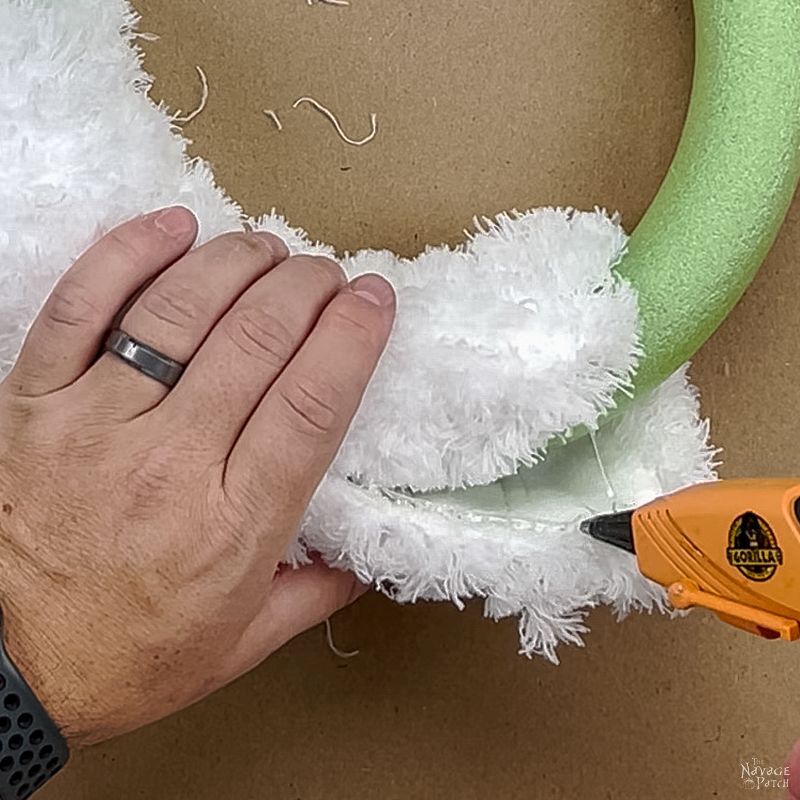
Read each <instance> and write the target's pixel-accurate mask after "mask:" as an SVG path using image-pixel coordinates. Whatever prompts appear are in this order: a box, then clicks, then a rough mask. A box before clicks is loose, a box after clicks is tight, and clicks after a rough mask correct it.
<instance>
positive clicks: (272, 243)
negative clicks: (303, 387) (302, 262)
mask: <svg viewBox="0 0 800 800" xmlns="http://www.w3.org/2000/svg"><path fill="white" fill-rule="evenodd" d="M253 235H254V236H256V237H257V238H258V239H260V240H261V241H262V242H264V244H266V245H267V247H269V249H270V250H271V251H272V254H273V255H274V256H275V257H276V258H279V259H281V260H282V261H283V260H285V259H287V258H288V257H289V248H288V247H287V246H286V242H284V241H283V239H281V238H280V236H276V235H275V234H274V233H267V232H266V231H255V232H254V234H253Z"/></svg>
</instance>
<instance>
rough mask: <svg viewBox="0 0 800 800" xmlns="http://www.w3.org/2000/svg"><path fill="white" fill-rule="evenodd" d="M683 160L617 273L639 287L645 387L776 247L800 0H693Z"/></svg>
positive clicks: (796, 140) (788, 187)
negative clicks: (692, 48) (689, 95)
mask: <svg viewBox="0 0 800 800" xmlns="http://www.w3.org/2000/svg"><path fill="white" fill-rule="evenodd" d="M694 5H695V31H696V33H695V36H696V44H695V51H696V56H695V58H696V61H695V74H694V88H693V92H692V98H691V103H690V106H689V113H688V116H687V120H686V125H685V128H684V131H683V135H682V137H681V141H680V144H679V146H678V149H677V152H676V154H675V159H674V161H673V163H672V165H671V167H670V169H669V172H668V174H667V177H666V179H665V180H664V183H663V184H662V187H661V189H660V191H659V193H658V195H657V197H656V199H655V200H654V202H653V204H652V205H651V206H650V208H649V210H648V211H647V213H646V214H645V216H644V218H643V219H642V221H641V223H640V224H639V226H638V227H637V228H636V231H635V232H634V234H633V236H632V238H631V241H630V243H629V249H628V252H627V254H626V256H625V257H624V258H623V259H622V261H621V263H620V265H619V267H618V270H619V273H620V275H622V276H623V277H624V278H626V279H627V280H629V281H630V282H631V283H632V284H633V286H634V287H635V288H636V289H637V291H638V293H639V304H640V317H641V325H642V345H643V348H644V353H645V355H644V358H643V360H642V363H641V365H640V368H639V371H638V374H637V377H636V388H637V390H641V389H646V388H649V387H652V386H654V385H656V384H657V383H659V382H660V381H662V380H664V379H665V378H666V377H667V376H668V375H670V374H672V373H673V372H674V371H675V370H676V369H677V368H678V367H679V366H680V365H681V364H682V363H684V362H685V361H686V360H687V359H689V358H691V357H692V356H693V355H694V353H695V352H696V351H697V350H698V349H699V348H700V346H701V345H702V344H703V343H704V342H705V341H706V339H707V338H708V337H709V336H710V335H711V334H712V333H713V332H714V330H715V329H716V328H717V326H718V325H719V324H720V323H721V322H722V320H723V319H724V318H725V317H726V315H727V314H728V313H729V312H730V310H731V309H732V308H733V306H734V305H735V304H736V302H737V301H738V300H739V298H740V297H741V295H742V293H743V292H744V290H745V289H746V288H747V286H748V284H749V283H750V281H751V280H752V279H753V277H754V276H755V274H756V272H757V270H758V268H759V266H760V265H761V263H762V261H763V260H764V257H765V256H766V254H767V251H768V250H769V248H770V247H771V245H772V243H773V241H774V240H775V237H776V235H777V232H778V230H779V228H780V226H781V223H782V222H783V219H784V217H785V215H786V212H787V210H788V207H789V204H790V202H791V199H792V196H793V194H794V190H795V187H796V185H797V180H798V176H800V0H696V2H695V4H694Z"/></svg>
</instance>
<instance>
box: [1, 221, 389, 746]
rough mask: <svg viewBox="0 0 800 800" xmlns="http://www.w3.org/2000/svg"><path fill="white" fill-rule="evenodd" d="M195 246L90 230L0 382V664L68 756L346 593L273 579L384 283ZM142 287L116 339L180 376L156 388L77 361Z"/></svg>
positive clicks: (250, 240) (352, 393) (265, 651)
mask: <svg viewBox="0 0 800 800" xmlns="http://www.w3.org/2000/svg"><path fill="white" fill-rule="evenodd" d="M196 234H197V226H196V222H195V219H194V217H193V216H192V215H191V213H190V212H188V211H186V210H185V209H181V208H173V209H167V210H165V211H162V212H156V213H154V214H150V215H147V216H145V217H141V218H138V219H136V220H133V221H131V222H128V223H127V224H125V225H123V226H121V227H119V228H117V229H116V230H115V231H112V232H111V233H110V234H108V235H107V236H106V237H105V238H104V239H102V240H101V241H100V242H98V243H97V244H96V245H95V246H94V247H92V248H91V249H90V250H89V251H88V252H87V253H86V254H84V255H83V256H82V257H81V258H80V259H79V260H78V261H77V262H76V263H75V265H74V266H73V267H72V268H71V269H70V270H69V271H68V272H67V273H66V274H65V276H64V277H63V278H62V279H61V281H60V282H59V284H58V286H57V287H56V289H55V290H54V292H53V293H52V295H51V296H50V298H49V299H48V301H47V302H46V304H45V306H44V308H43V310H42V312H41V313H40V315H39V317H38V318H37V320H36V321H35V323H34V324H33V326H32V328H31V330H30V332H29V335H28V337H27V340H26V342H25V345H24V347H23V349H22V352H21V354H20V357H19V359H18V361H17V363H16V365H15V366H14V368H13V370H12V372H11V373H10V374H9V375H8V377H7V379H6V380H5V381H4V382H3V383H2V384H0V602H1V603H2V608H3V611H4V613H5V625H6V640H7V648H8V651H9V653H10V655H11V657H12V658H13V659H14V660H15V661H16V663H17V666H18V667H19V669H20V672H21V673H22V674H23V676H24V677H25V678H26V680H27V681H28V683H29V684H30V685H31V687H32V688H33V690H34V692H35V693H36V694H37V696H38V697H39V699H40V701H41V702H42V704H43V705H44V707H45V708H46V710H47V711H48V712H49V714H50V715H51V717H52V718H53V720H54V721H55V723H56V724H57V725H58V726H59V728H60V729H61V730H62V733H63V734H64V735H65V737H66V738H67V739H68V740H69V741H70V742H71V743H72V744H73V745H74V744H88V743H94V742H98V741H101V740H104V739H107V738H110V737H112V736H116V735H118V734H121V733H124V732H126V731H130V730H132V729H135V728H137V727H140V726H142V725H145V724H147V723H149V722H152V721H155V720H157V719H159V718H161V717H164V716H167V715H168V714H170V713H172V712H174V711H177V710H179V709H181V708H184V707H185V706H188V705H189V704H191V703H193V702H195V701H197V700H199V699H201V698H202V697H204V696H206V695H208V694H209V693H211V692H213V691H214V690H216V689H218V688H220V687H221V686H223V685H225V684H227V683H229V682H230V681H232V680H233V679H235V678H236V677H238V676H239V675H241V674H242V673H244V672H246V671H247V670H249V669H251V668H252V667H254V666H256V665H257V664H258V663H259V662H261V661H262V660H263V659H264V658H265V657H266V656H267V655H269V654H270V653H271V652H273V651H274V650H275V649H277V648H278V647H280V646H281V645H282V644H283V643H284V642H286V641H287V640H288V639H290V638H292V637H293V636H295V635H296V634H297V633H299V632H301V631H303V630H305V629H306V628H308V627H310V626H312V625H315V624H317V623H319V622H321V621H322V620H324V619H326V618H327V617H328V616H330V614H331V613H333V612H334V611H335V610H336V609H338V608H340V607H341V606H343V605H344V604H346V603H348V602H350V601H351V600H353V599H354V598H355V597H356V596H357V595H359V594H360V593H361V592H362V591H363V587H361V586H360V585H359V584H358V583H357V582H356V580H355V578H354V577H353V576H352V575H350V574H348V573H344V572H339V571H336V570H331V569H328V568H327V567H325V566H324V565H322V564H314V565H313V566H311V567H307V568H304V569H301V570H297V571H293V570H283V571H281V570H280V569H278V562H279V560H280V558H281V556H282V555H283V553H284V552H285V550H286V548H287V545H288V544H289V542H290V540H291V538H292V536H293V534H294V533H295V532H296V530H297V528H298V525H299V523H300V520H301V518H302V515H303V513H304V510H305V508H306V505H307V503H308V502H309V500H310V498H311V496H312V494H313V492H314V490H315V488H316V486H317V484H318V482H319V481H320V480H321V478H322V477H323V475H324V473H325V472H326V470H327V468H328V466H329V464H330V462H331V460H332V459H333V457H334V456H335V454H336V451H337V449H338V447H339V445H340V443H341V441H342V438H343V437H344V435H345V433H346V430H347V427H348V425H349V423H350V420H351V417H352V416H353V414H354V413H355V411H356V409H357V407H358V405H359V402H360V400H361V396H362V393H363V390H364V388H365V387H366V385H367V383H368V381H369V378H370V376H371V374H372V371H373V369H374V367H375V365H376V363H377V361H378V359H379V357H380V354H381V352H382V349H383V347H384V344H385V342H386V339H387V338H388V335H389V331H390V328H391V325H392V320H393V316H394V305H395V303H394V294H393V292H392V290H391V287H390V286H389V285H388V284H387V283H386V282H385V281H384V280H383V279H382V278H379V277H377V276H362V277H360V278H358V279H356V280H355V281H354V282H353V283H352V284H350V285H347V284H346V280H345V277H344V275H343V273H342V271H341V269H340V268H339V266H338V265H336V264H335V263H334V262H333V261H330V260H329V259H326V258H320V257H309V256H297V257H293V258H288V252H287V250H286V247H285V245H284V244H283V243H282V242H281V241H280V240H279V239H277V238H276V237H274V236H271V235H268V234H255V233H253V234H229V235H226V236H222V237H220V238H217V239H215V240H213V241H211V242H209V243H208V244H205V245H204V246H202V247H199V248H197V249H195V250H193V251H192V252H188V251H189V248H190V247H191V246H192V244H193V242H194V239H195V236H196ZM187 253H188V254H187ZM152 279H154V280H153V282H152V283H151V284H150V285H149V286H147V287H146V288H145V289H144V290H143V291H142V292H141V294H140V295H139V296H138V298H137V299H136V300H135V301H134V302H133V303H132V304H131V305H130V307H129V309H128V310H127V311H126V312H125V314H124V317H123V319H122V321H121V323H120V326H119V327H120V328H121V329H122V330H124V331H125V332H126V333H128V334H130V335H131V336H132V337H134V338H136V339H138V340H139V341H142V342H144V343H146V344H147V345H149V346H151V347H153V348H155V349H156V350H158V351H160V352H162V353H164V354H165V355H168V356H169V357H171V358H173V359H175V360H177V361H179V362H181V363H184V364H187V367H186V370H185V372H184V374H183V376H182V377H181V379H180V381H179V383H178V384H177V385H176V386H175V387H174V388H173V389H172V390H171V391H168V390H167V388H166V387H165V386H163V385H162V384H160V383H158V382H157V381H155V380H152V379H151V378H149V377H147V376H145V375H142V374H140V373H139V372H137V371H136V370H135V369H133V368H131V367H130V366H129V365H128V364H126V363H125V362H124V361H122V360H121V359H120V358H118V357H117V356H115V355H113V354H110V353H105V354H103V355H102V356H101V357H100V358H99V359H98V358H97V354H98V352H99V351H100V350H101V348H102V345H103V342H104V340H105V337H106V335H107V332H108V331H109V329H110V328H111V327H112V325H113V323H114V320H115V318H116V316H117V315H118V313H119V311H120V309H121V308H123V307H124V306H125V305H126V303H127V302H128V301H129V299H130V298H131V297H132V296H134V295H136V293H137V292H139V291H140V290H141V287H142V286H143V285H145V284H147V282H148V281H150V280H152Z"/></svg>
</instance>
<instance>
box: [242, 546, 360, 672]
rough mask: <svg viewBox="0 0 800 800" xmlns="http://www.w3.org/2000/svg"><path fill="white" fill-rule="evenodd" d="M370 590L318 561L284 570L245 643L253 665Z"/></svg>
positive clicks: (248, 656) (245, 655)
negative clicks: (298, 567)
mask: <svg viewBox="0 0 800 800" xmlns="http://www.w3.org/2000/svg"><path fill="white" fill-rule="evenodd" d="M368 589H369V587H368V586H365V585H364V584H362V583H360V582H359V580H358V579H357V578H356V576H355V575H353V574H352V573H351V572H343V571H342V570H338V569H333V568H331V567H329V566H327V565H326V564H324V563H323V562H322V561H315V562H314V563H313V564H310V565H308V566H306V567H301V568H300V569H296V570H295V569H285V570H283V571H281V572H280V573H279V574H278V575H277V577H276V578H275V580H274V581H273V583H272V588H271V590H270V593H269V596H268V598H267V600H266V603H265V605H264V607H263V609H262V610H261V611H260V612H259V614H258V616H257V617H256V618H255V619H254V620H253V622H252V623H251V624H250V626H249V628H248V629H247V631H246V633H245V635H244V637H243V638H242V641H241V648H242V650H243V651H244V652H243V656H244V658H245V659H246V660H247V661H248V662H249V663H253V664H256V663H260V662H261V661H263V660H264V659H265V658H266V657H267V656H268V655H269V654H270V653H272V652H274V651H275V650H277V649H278V648H279V647H282V646H283V645H284V644H286V642H288V641H289V640H290V639H293V638H294V637H295V636H297V635H298V634H300V633H303V631H306V630H308V629H309V628H313V627H314V626H315V625H319V624H320V623H321V622H324V621H325V620H326V619H328V617H330V616H332V615H333V614H335V613H336V612H337V611H339V610H340V609H342V608H344V607H345V606H347V605H350V603H352V602H354V601H355V600H357V599H358V598H359V597H361V595H363V594H364V593H365V592H366V591H367V590H368Z"/></svg>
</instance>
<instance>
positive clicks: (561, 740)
mask: <svg viewBox="0 0 800 800" xmlns="http://www.w3.org/2000/svg"><path fill="white" fill-rule="evenodd" d="M137 6H138V8H139V9H140V11H141V12H142V13H143V15H144V25H143V29H144V30H148V31H154V32H157V33H159V34H160V35H161V40H160V41H159V42H157V43H153V44H149V45H148V46H147V50H148V57H147V60H146V65H147V67H148V68H149V69H150V70H151V71H152V72H153V73H154V74H155V75H156V76H157V82H156V86H155V96H156V97H157V98H163V99H165V101H166V102H168V103H169V104H170V105H171V106H172V107H173V108H176V107H180V108H184V109H186V108H191V107H193V106H194V104H195V102H196V100H197V97H198V96H199V86H198V84H197V76H196V74H195V72H194V66H195V65H196V64H199V65H201V66H202V67H203V68H204V69H205V70H206V72H207V73H208V76H209V80H210V84H211V97H210V100H209V104H208V108H207V109H206V111H205V112H204V113H203V114H202V115H201V116H200V117H199V118H198V119H197V120H196V121H195V122H193V123H191V124H190V125H189V126H187V129H186V133H187V135H189V136H191V137H192V138H193V139H194V145H193V148H192V152H193V153H195V154H198V155H201V156H203V157H205V158H208V159H209V160H210V161H211V162H212V164H213V165H214V167H215V169H216V174H217V177H218V179H219V182H220V183H221V184H222V185H223V186H224V187H225V188H226V189H227V190H228V191H229V192H230V193H231V194H232V195H233V196H234V197H235V198H237V199H239V200H240V201H241V202H242V203H243V205H244V206H245V208H246V210H247V211H248V212H250V213H256V212H259V211H263V210H268V209H269V208H271V207H272V206H277V207H278V208H279V209H281V210H282V211H284V212H285V213H286V214H287V215H288V216H289V218H290V219H291V220H292V221H294V222H296V223H297V224H302V225H304V226H305V227H307V229H308V230H309V231H310V232H311V234H312V235H313V236H315V237H319V238H321V239H324V240H326V241H329V242H333V243H334V244H336V245H337V247H339V248H341V249H343V250H344V249H355V248H357V247H361V246H367V245H369V246H374V247H379V246H385V247H391V248H394V249H396V250H398V251H400V252H402V253H405V254H412V253H414V252H416V251H417V250H419V249H420V248H421V247H422V246H423V245H424V244H425V243H439V242H441V241H450V242H454V241H457V240H458V239H459V238H460V231H461V230H462V229H463V228H464V227H466V226H467V225H469V222H470V218H471V217H472V215H473V214H476V213H480V214H493V213H495V212H497V211H500V210H502V209H506V208H511V207H514V206H517V207H520V208H524V207H529V206H534V205H538V204H569V205H575V206H578V207H587V206H593V205H594V204H600V205H604V206H607V207H609V208H613V209H619V210H620V211H621V212H622V213H623V215H624V220H625V222H626V224H627V226H628V227H629V228H631V227H633V226H634V225H635V223H636V221H637V220H638V218H639V217H640V215H641V214H642V212H643V211H644V209H645V208H646V207H647V204H648V202H649V201H650V199H651V198H652V197H653V195H654V193H655V192H656V190H657V188H658V185H659V182H660V180H661V178H662V176H663V175H664V173H665V171H666V169H667V166H668V164H669V160H670V157H671V154H672V151H673V149H674V146H675V144H676V141H677V138H678V136H679V133H680V127H681V122H682V118H683V113H684V111H685V106H686V101H687V97H688V93H689V88H690V80H691V68H692V20H691V3H690V1H689V0H669V2H668V0H559V2H544V0H526V2H518V0H483V2H480V3H452V2H450V3H444V2H442V3H430V2H425V0H404V2H389V0H351V6H350V7H349V8H340V7H332V6H321V5H315V6H311V7H309V6H308V5H307V4H306V2H305V0H224V1H223V0H219V2H212V1H205V2H198V1H197V0H138V3H137ZM304 94H311V95H314V96H315V97H317V98H318V99H319V100H321V101H323V102H325V103H327V104H329V105H330V106H331V107H332V108H334V109H335V110H336V111H337V113H338V114H339V115H340V118H341V119H342V122H343V124H344V125H345V127H346V128H347V129H348V130H349V131H352V132H353V135H354V136H361V135H363V134H364V133H366V132H367V131H368V123H369V113H370V112H372V111H374V112H376V113H377V114H378V116H379V122H380V126H381V129H380V133H379V136H378V138H377V139H376V140H375V141H374V142H373V143H372V144H370V145H369V146H367V147H364V148H360V149H358V148H352V147H348V146H346V145H344V144H343V143H342V142H340V141H339V140H338V139H337V138H336V137H335V135H334V133H333V131H332V129H331V128H330V127H329V125H328V123H327V122H326V121H325V120H324V119H323V118H322V117H320V116H318V115H316V114H315V113H314V112H312V111H310V110H308V109H300V110H297V111H292V110H291V109H290V106H291V102H292V101H293V100H294V99H295V98H296V97H298V96H300V95H304ZM264 108H273V109H275V110H276V111H277V112H278V113H279V114H280V115H281V118H282V120H283V123H284V126H285V127H284V130H283V132H282V133H278V132H277V131H275V130H274V129H273V127H272V125H271V123H270V122H269V121H268V120H266V119H265V118H264V117H263V115H262V113H261V112H262V109H264ZM798 254H800V203H795V206H794V208H793V209H792V212H791V214H790V217H789V220H788V223H787V225H786V227H785V229H784V231H783V233H782V235H781V237H780V240H779V242H778V244H777V245H776V247H775V249H774V250H773V252H772V254H771V255H770V257H769V259H768V261H767V263H766V265H765V266H764V268H763V270H762V272H761V274H760V277H759V278H758V279H757V281H756V283H755V285H754V286H753V288H752V289H751V290H750V291H749V293H748V294H747V296H746V298H745V299H744V301H743V302H742V303H741V305H740V306H739V307H738V308H737V309H736V311H735V312H734V314H733V315H732V316H731V318H730V319H729V320H728V322H727V323H726V324H725V325H724V327H723V328H722V329H721V330H720V331H719V333H718V334H717V335H716V336H715V337H714V339H713V340H712V341H711V342H710V343H709V344H708V345H707V346H706V348H705V349H704V350H703V352H702V353H701V354H700V355H699V357H698V358H697V360H696V363H695V366H694V369H693V376H694V379H695V381H696V382H697V384H698V385H699V387H700V388H701V390H702V392H703V399H704V406H705V411H706V412H707V413H709V414H710V415H711V416H712V419H713V432H714V439H715V441H716V442H717V444H719V445H720V446H722V447H724V449H725V452H724V457H725V460H726V466H725V469H724V472H725V474H726V475H744V474H751V475H767V474H790V473H794V474H798V473H800V464H798V456H797V444H796V438H797V430H798V424H797V419H796V416H797V412H796V402H795V397H796V395H797V393H798V390H800V370H798V367H800V336H798V334H797V332H796V330H795V326H794V320H795V319H796V318H797V314H796V306H797V303H798V299H800V290H799V289H798V287H797V285H796V282H795V280H794V268H795V262H796V260H797V258H798ZM726 364H727V366H725V365H726ZM590 624H591V627H592V632H591V634H590V635H589V636H588V637H587V647H586V648H585V649H583V650H579V649H567V648H564V649H562V651H561V656H562V660H563V663H562V665H561V666H559V667H553V666H551V665H549V664H546V663H544V662H542V661H533V662H529V661H527V660H526V659H524V658H521V657H519V656H517V655H515V649H516V632H515V629H514V624H513V622H504V623H500V624H497V625H495V624H492V623H490V622H487V621H484V620H482V619H481V615H480V611H479V608H478V607H476V606H472V607H470V608H469V609H468V610H467V611H466V612H463V613H459V612H458V611H456V610H455V609H453V608H450V607H447V606H418V607H413V608H400V607H397V606H394V605H392V604H391V603H389V602H388V601H387V600H385V599H382V598H378V597H369V598H367V599H365V600H364V601H362V602H360V603H359V604H358V605H357V607H355V608H353V609H350V610H348V611H347V612H344V613H342V614H341V615H340V616H339V617H337V619H336V621H335V632H336V637H337V639H338V641H339V643H340V644H341V645H343V646H345V647H351V646H358V647H359V648H360V649H361V655H360V656H359V657H358V658H356V659H353V660H350V661H346V662H343V661H340V660H338V659H336V658H335V657H334V656H333V655H332V654H331V653H330V652H329V651H328V649H327V648H326V646H325V644H324V635H323V633H322V632H321V631H320V630H315V631H312V632H310V633H308V634H306V635H305V636H303V637H301V638H300V639H299V640H297V641H295V642H294V643H293V644H291V645H290V646H289V647H287V648H285V649H284V650H283V651H282V652H280V653H279V654H277V655H276V656H274V657H273V658H271V659H269V661H268V662H267V663H266V664H265V665H264V666H263V667H261V668H260V669H258V670H256V671H255V672H253V673H251V674H250V675H248V676H246V677H245V678H243V679H242V680H240V681H239V682H238V683H236V684H235V685H233V686H231V687H229V688H228V689H227V690H225V691H223V692H220V693H219V694H217V695H215V696H214V697H212V698H210V699H208V700H207V701H206V702H204V703H202V704H200V705H199V706H197V707H195V708H192V709H190V710H188V711H186V712H184V713H183V714H181V715H178V716H176V717H173V718H171V719H169V720H166V721H165V722H163V723H161V724H159V725H156V726H153V727H151V728H149V729H147V730H144V731H140V732H138V733H136V734H133V735H131V736H129V737H127V738H125V739H122V740H119V741H115V742H112V743H109V744H107V745H104V746H102V747H99V748H96V749H94V750H92V751H90V752H87V753H85V754H81V755H79V756H77V757H76V759H75V764H74V765H73V767H72V768H71V769H70V770H69V771H68V772H67V773H65V775H64V776H63V778H61V779H60V780H59V781H58V782H57V785H55V786H53V787H52V788H51V789H50V790H49V791H46V792H44V793H43V795H42V796H43V798H47V797H50V798H61V800H83V799H84V798H85V799H87V800H88V798H92V799H93V800H95V799H96V798H108V797H114V798H117V800H134V798H148V800H155V798H196V799H197V800H211V798H215V799H216V798H231V800H256V799H257V798H258V799H259V800H261V798H273V799H274V800H357V799H360V798H382V799H385V800H395V798H396V799H397V800H400V799H401V798H403V799H405V798H444V800H450V798H467V799H471V798H476V799H477V798H508V799H509V800H512V799H514V798H519V799H520V800H522V799H523V798H524V800H539V799H540V798H541V799H542V800H545V799H548V800H549V799H550V798H553V799H555V798H564V799H565V800H585V799H586V798H593V799H594V798H599V799H603V798H615V799H616V798H651V799H652V800H661V799H662V798H663V800H666V799H667V798H674V797H681V798H688V799H689V800H699V799H700V798H714V797H719V798H737V797H747V796H750V795H749V794H748V790H746V789H745V788H743V785H742V782H741V777H740V766H739V765H740V762H741V761H742V760H744V759H747V758H750V757H754V756H755V757H758V758H761V759H764V760H765V762H767V763H773V764H775V765H778V764H780V763H782V760H783V758H784V755H785V753H786V752H787V751H788V749H789V747H790V746H791V743H792V741H793V740H794V738H795V737H796V736H800V719H798V713H797V712H798V702H797V701H796V700H795V698H794V692H793V691H792V690H793V688H794V687H795V685H796V677H795V676H796V675H797V673H798V671H800V649H798V646H794V647H792V646H785V645H781V644H775V643H765V642H761V641H757V640H755V639H752V638H749V637H748V636H746V635H744V634H741V633H738V632H736V631H733V630H731V629H728V628H727V627H725V626H723V625H721V624H719V623H717V622H716V621H714V620H712V619H710V618H708V617H706V616H705V615H702V614H699V613H698V614H695V615H693V616H691V618H689V619H687V620H681V621H669V620H666V619H663V618H650V617H634V618H631V619H629V620H627V621H626V622H624V623H623V624H617V623H616V622H615V621H614V620H613V619H612V618H611V616H610V615H609V614H608V613H607V612H605V611H598V612H596V613H594V614H592V615H591V618H590ZM763 794H764V796H765V797H776V798H777V797H782V796H783V794H782V792H780V791H778V790H772V791H771V792H770V791H764V792H763Z"/></svg>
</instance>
